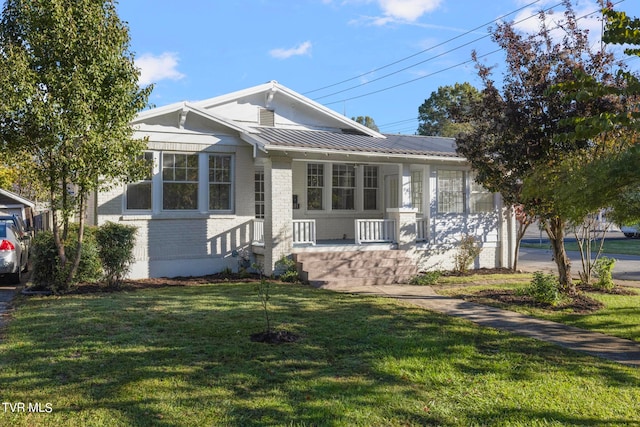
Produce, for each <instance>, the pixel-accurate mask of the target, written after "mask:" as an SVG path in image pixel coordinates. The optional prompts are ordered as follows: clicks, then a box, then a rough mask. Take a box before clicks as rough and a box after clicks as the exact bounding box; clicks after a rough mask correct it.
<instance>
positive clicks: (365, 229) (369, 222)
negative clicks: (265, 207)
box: [252, 212, 428, 252]
mask: <svg viewBox="0 0 640 427" xmlns="http://www.w3.org/2000/svg"><path fill="white" fill-rule="evenodd" d="M408 213H409V214H411V212H408ZM397 224H398V223H397V221H396V220H394V219H355V220H353V236H354V237H353V238H349V237H347V234H344V235H343V238H342V239H318V238H317V231H316V230H317V225H316V220H315V219H305V220H300V219H298V220H292V222H291V225H292V236H293V239H292V245H293V249H294V252H298V251H301V250H300V249H304V248H306V249H308V248H314V247H317V248H320V249H322V248H325V249H339V248H341V247H345V246H350V247H353V246H362V247H371V246H372V245H374V244H375V247H382V248H391V249H392V248H394V247H397V243H398V241H397V236H398V235H399V234H400V232H399V230H397ZM415 224H416V227H415V228H416V238H415V241H416V242H424V241H426V240H427V236H428V230H427V221H425V220H424V219H422V218H418V219H416V220H415ZM252 244H253V245H255V246H264V244H265V237H264V220H263V219H254V220H253V238H252ZM350 250H352V249H350Z"/></svg>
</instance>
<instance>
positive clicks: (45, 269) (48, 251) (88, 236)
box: [31, 226, 102, 294]
mask: <svg viewBox="0 0 640 427" xmlns="http://www.w3.org/2000/svg"><path fill="white" fill-rule="evenodd" d="M95 233H96V227H86V228H85V230H84V238H83V242H82V250H81V254H80V265H79V266H78V271H77V273H76V275H75V277H74V280H73V282H72V283H68V282H67V277H68V275H69V269H70V268H71V262H72V258H73V257H74V256H75V253H76V249H77V247H78V246H77V238H78V229H77V227H75V226H72V227H70V229H69V233H68V235H67V241H66V243H65V245H64V247H65V253H66V254H67V256H68V257H69V262H67V264H66V265H65V267H64V268H61V267H60V258H59V257H58V251H57V249H56V245H55V242H54V239H53V233H52V232H50V231H43V232H41V233H38V234H37V235H36V237H35V239H34V241H33V249H32V251H33V252H32V255H33V273H32V276H31V281H32V282H33V283H34V288H35V289H43V290H50V291H52V292H54V293H56V294H59V293H64V292H67V291H69V290H70V289H71V288H72V287H73V286H74V285H76V284H77V283H80V282H95V281H97V280H99V279H100V277H101V275H102V267H101V264H100V258H99V256H98V247H97V243H96V238H95Z"/></svg>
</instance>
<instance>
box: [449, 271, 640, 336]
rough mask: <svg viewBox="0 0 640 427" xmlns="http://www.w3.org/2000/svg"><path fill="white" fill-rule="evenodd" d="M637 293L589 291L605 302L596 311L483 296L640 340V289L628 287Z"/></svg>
mask: <svg viewBox="0 0 640 427" xmlns="http://www.w3.org/2000/svg"><path fill="white" fill-rule="evenodd" d="M525 286H526V284H522V283H521V282H515V281H512V283H504V284H496V283H494V284H487V285H479V286H465V287H457V286H455V285H452V286H447V287H442V288H440V289H438V293H440V294H442V295H448V296H454V297H461V296H464V295H469V294H473V293H476V292H479V291H481V290H487V289H500V288H502V289H504V288H507V289H520V288H523V287H525ZM628 289H629V290H630V291H631V292H634V293H635V295H613V294H604V293H598V292H590V293H587V295H588V296H590V297H592V298H595V299H597V300H598V301H600V302H602V303H603V304H604V305H605V308H604V309H602V310H598V311H596V312H595V313H588V314H579V313H574V312H572V311H569V310H559V311H552V310H545V309H542V308H536V307H523V306H518V305H505V304H495V303H492V302H491V301H487V300H482V301H480V302H482V303H484V304H490V305H497V306H499V307H501V308H505V309H508V310H513V311H517V312H520V313H524V314H528V315H531V316H535V317H540V318H543V319H548V320H552V321H554V322H560V323H565V324H567V325H572V326H577V327H579V328H584V329H589V330H592V331H596V332H602V333H604V334H608V335H613V336H618V337H621V338H627V339H630V340H634V341H638V342H640V293H638V291H640V290H639V289H635V288H628Z"/></svg>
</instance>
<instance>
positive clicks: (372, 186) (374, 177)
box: [363, 166, 378, 210]
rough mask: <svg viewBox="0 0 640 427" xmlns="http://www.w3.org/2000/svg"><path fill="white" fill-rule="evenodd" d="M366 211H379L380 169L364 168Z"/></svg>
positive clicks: (373, 167)
mask: <svg viewBox="0 0 640 427" xmlns="http://www.w3.org/2000/svg"><path fill="white" fill-rule="evenodd" d="M363 172H364V206H363V207H364V210H376V209H378V167H377V166H364V170H363Z"/></svg>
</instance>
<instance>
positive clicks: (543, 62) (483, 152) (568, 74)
mask: <svg viewBox="0 0 640 427" xmlns="http://www.w3.org/2000/svg"><path fill="white" fill-rule="evenodd" d="M564 6H565V9H566V11H565V14H564V18H565V19H564V21H563V23H562V24H561V27H560V28H561V29H562V31H563V34H562V37H561V38H560V39H556V38H554V33H553V32H552V31H551V30H552V29H551V28H548V27H547V25H546V22H547V20H546V16H545V15H544V13H542V12H541V13H540V30H539V31H538V32H537V33H535V34H530V35H526V34H522V33H519V32H518V31H517V30H516V29H515V28H514V25H513V24H512V23H501V24H498V25H497V26H496V27H495V28H494V29H493V30H492V31H491V35H492V39H493V41H494V42H496V43H497V44H498V45H499V46H500V47H501V48H502V49H503V50H504V52H505V55H506V64H505V65H506V70H505V72H504V73H503V83H502V85H501V87H500V86H498V85H497V84H496V83H495V82H494V81H493V79H492V69H491V67H488V66H486V65H484V64H482V63H480V62H479V61H478V60H477V58H476V56H475V55H474V59H475V60H476V66H477V68H478V71H479V76H480V77H481V79H482V81H483V85H484V88H483V91H482V92H483V96H482V101H481V103H480V104H478V107H477V108H476V109H475V111H474V113H475V126H474V129H473V131H472V132H470V133H467V134H461V135H460V136H459V137H458V138H457V139H456V144H457V148H458V151H459V152H460V153H461V154H463V155H464V156H465V157H467V158H468V159H469V161H470V162H471V164H472V166H473V168H474V169H476V170H477V172H478V174H477V177H478V178H477V179H478V180H479V182H481V183H482V184H483V185H484V186H485V187H486V188H487V189H489V190H492V191H496V192H500V193H501V194H502V195H503V197H504V199H505V201H506V202H507V203H510V204H516V205H522V206H523V208H524V209H525V210H526V211H527V212H532V213H533V214H534V215H535V216H536V217H537V218H538V219H539V221H540V223H541V225H542V226H543V227H544V229H545V230H546V232H547V234H548V236H549V239H550V242H551V247H552V250H553V256H554V260H555V262H556V265H557V268H558V273H559V280H560V283H561V285H562V287H563V288H564V289H565V290H567V291H568V292H573V291H575V288H574V285H573V282H572V279H571V263H570V260H569V258H568V256H567V253H566V251H565V248H564V237H565V233H566V219H567V218H566V216H565V215H564V214H563V212H562V210H560V209H558V207H557V206H556V205H555V204H554V199H552V198H551V199H550V198H547V197H545V193H544V192H540V193H535V192H534V193H533V194H529V195H528V197H525V196H524V195H523V192H522V183H523V181H524V180H525V178H526V177H527V176H530V175H531V174H532V173H534V172H540V173H546V174H548V175H547V176H549V179H552V178H553V173H554V171H555V170H557V165H558V164H559V163H560V162H561V161H562V159H563V158H566V157H570V156H571V155H572V154H574V153H578V152H581V151H583V150H586V149H588V148H589V147H590V146H591V144H592V143H591V140H590V139H589V138H582V139H581V138H574V139H571V140H568V139H566V138H560V136H561V135H563V134H565V133H567V132H570V131H571V128H570V126H569V125H567V124H565V123H566V122H565V121H563V120H565V119H568V118H576V117H581V116H584V115H597V114H606V113H609V112H612V111H617V108H618V105H617V104H616V103H614V102H610V100H609V99H603V98H601V99H589V100H580V101H576V102H570V101H569V100H567V99H566V98H565V97H564V96H563V94H561V93H557V92H553V91H551V90H550V88H552V87H554V85H557V84H559V83H562V82H567V81H571V80H573V79H574V71H575V70H576V69H580V70H583V72H584V73H586V74H588V75H590V76H592V77H593V78H594V79H595V80H596V81H607V82H608V81H610V80H611V79H612V77H613V76H612V75H611V74H610V73H609V70H610V69H611V67H612V65H613V64H614V58H613V56H612V55H610V54H608V53H606V52H603V51H594V50H593V49H591V45H590V43H589V40H588V37H587V33H586V31H583V30H581V29H580V28H579V27H578V23H577V20H576V17H575V13H574V11H573V9H572V6H571V3H570V1H569V0H565V2H564Z"/></svg>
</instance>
